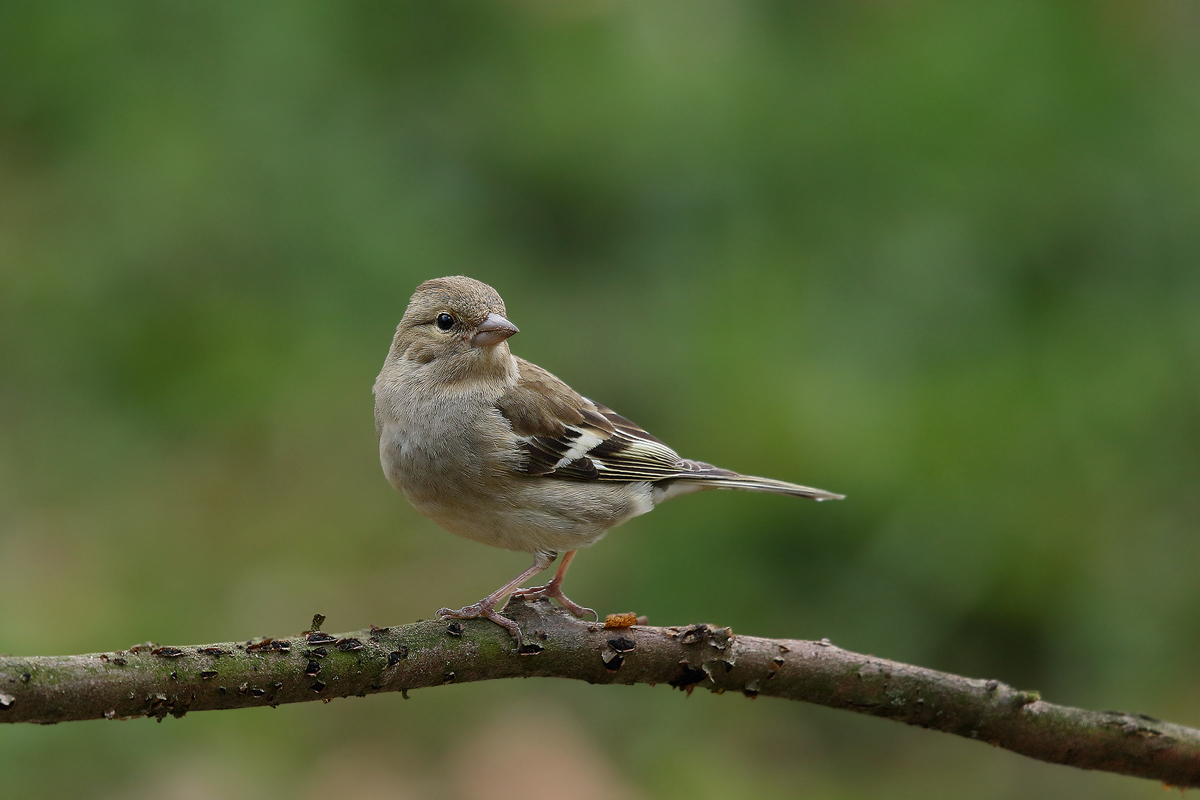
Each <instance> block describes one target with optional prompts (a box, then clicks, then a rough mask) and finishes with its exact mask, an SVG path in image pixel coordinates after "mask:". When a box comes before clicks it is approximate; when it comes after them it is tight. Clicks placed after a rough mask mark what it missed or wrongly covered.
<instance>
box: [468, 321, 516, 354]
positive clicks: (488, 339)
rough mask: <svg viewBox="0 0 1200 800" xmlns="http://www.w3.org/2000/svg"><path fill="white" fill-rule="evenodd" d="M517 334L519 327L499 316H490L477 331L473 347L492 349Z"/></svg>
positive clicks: (473, 338) (472, 342) (472, 338)
mask: <svg viewBox="0 0 1200 800" xmlns="http://www.w3.org/2000/svg"><path fill="white" fill-rule="evenodd" d="M514 333H517V326H516V325H513V324H512V323H511V322H509V321H508V320H506V319H505V318H504V317H502V316H500V315H499V314H488V317H487V319H485V320H484V321H483V322H482V323H480V325H479V327H478V328H476V329H475V335H474V336H472V337H471V346H472V347H492V346H493V345H497V344H500V343H501V342H503V341H504V340H505V339H507V338H508V337H510V336H512V335H513V334H514Z"/></svg>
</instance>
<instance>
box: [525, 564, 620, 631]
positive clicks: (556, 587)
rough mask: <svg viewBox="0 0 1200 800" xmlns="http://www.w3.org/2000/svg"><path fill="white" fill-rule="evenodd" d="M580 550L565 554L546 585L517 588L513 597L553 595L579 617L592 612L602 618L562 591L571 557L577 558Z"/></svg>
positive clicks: (528, 598) (531, 597) (529, 598)
mask: <svg viewBox="0 0 1200 800" xmlns="http://www.w3.org/2000/svg"><path fill="white" fill-rule="evenodd" d="M578 552H579V551H578V550H572V551H571V552H569V553H565V554H564V555H563V560H562V563H561V564H559V565H558V571H556V572H555V573H554V577H553V578H551V579H550V582H549V583H547V584H546V585H545V586H536V587H534V588H532V589H516V590H514V591H513V597H520V598H521V599H523V600H537V599H538V598H541V597H553V598H554V599H555V600H557V601H558V602H559V603H561V604H562V607H563V608H565V609H566V610H567V611H570V612H571V613H572V614H574V615H575V616H577V617H582V616H583V615H584V614H591V615H592V616H593V617H595V618H596V619H597V620H598V619H600V615H599V614H597V613H596V612H595V611H593V610H592V609H590V608H585V607H583V606H581V605H579V604H578V603H576V602H575V601H573V600H571V598H569V597H567V596H566V595H565V594H563V591H562V582H563V577H564V576H565V575H566V574H567V568H568V567H569V566H571V559H573V558H575V554H576V553H578Z"/></svg>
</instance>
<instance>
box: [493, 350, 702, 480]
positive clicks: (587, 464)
mask: <svg viewBox="0 0 1200 800" xmlns="http://www.w3.org/2000/svg"><path fill="white" fill-rule="evenodd" d="M517 366H518V369H519V379H518V381H517V384H516V386H514V387H512V388H511V389H509V390H508V391H507V392H506V393H505V394H504V395H503V396H502V397H501V398H500V399H499V400H498V401H497V402H496V407H497V409H498V410H499V411H500V413H501V414H502V415H503V416H504V417H505V419H507V420H508V421H509V423H511V424H512V428H513V433H515V434H516V435H517V442H518V446H519V447H520V448H521V451H522V455H523V456H524V458H523V460H522V464H521V470H522V471H523V472H524V473H526V474H528V475H534V476H545V477H551V478H564V479H567V480H599V481H661V480H669V479H672V478H681V477H685V476H688V475H695V474H696V473H697V472H701V471H703V470H705V469H709V470H712V469H715V468H714V467H711V466H710V465H708V464H701V463H699V462H696V461H688V460H686V459H683V458H680V457H679V454H678V453H676V452H675V451H674V450H672V449H671V448H670V447H668V446H667V445H665V444H663V443H662V442H661V441H659V440H658V439H656V438H654V437H653V436H651V435H650V434H649V433H647V432H646V431H644V430H643V429H642V428H641V426H639V425H637V424H636V423H634V422H631V421H630V420H628V419H626V418H625V417H622V416H621V415H620V414H618V413H616V412H615V411H613V410H612V409H609V408H606V407H604V406H602V405H600V404H599V403H593V402H592V401H591V400H588V399H587V398H586V397H583V396H582V395H580V394H578V393H577V392H575V391H574V390H573V389H571V387H569V386H567V385H566V384H565V383H563V382H562V381H561V380H559V379H558V378H556V377H555V376H554V375H551V374H550V373H549V372H547V371H546V370H544V369H542V368H541V367H538V366H536V365H534V364H530V363H529V362H528V361H525V360H524V359H521V358H518V359H517ZM721 471H722V472H724V470H721Z"/></svg>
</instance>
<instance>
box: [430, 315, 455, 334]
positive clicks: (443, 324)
mask: <svg viewBox="0 0 1200 800" xmlns="http://www.w3.org/2000/svg"><path fill="white" fill-rule="evenodd" d="M433 323H434V324H435V325H437V326H438V330H439V331H448V330H450V329H451V328H453V327H454V317H452V316H450V315H449V314H447V313H446V312H445V311H443V312H442V313H440V314H438V315H437V319H435V320H434V321H433Z"/></svg>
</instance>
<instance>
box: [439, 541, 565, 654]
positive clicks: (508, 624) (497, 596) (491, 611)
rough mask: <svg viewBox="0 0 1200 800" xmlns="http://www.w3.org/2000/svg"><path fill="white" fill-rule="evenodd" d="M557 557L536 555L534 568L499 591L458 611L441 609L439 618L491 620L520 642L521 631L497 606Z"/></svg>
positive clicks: (550, 554)
mask: <svg viewBox="0 0 1200 800" xmlns="http://www.w3.org/2000/svg"><path fill="white" fill-rule="evenodd" d="M570 555H574V553H571V554H570ZM557 557H558V554H557V553H545V552H537V553H534V554H533V566H532V567H530V568H529V569H527V570H525V571H524V572H522V573H521V574H520V575H518V576H517V577H515V578H513V579H512V580H511V581H509V582H508V583H506V584H504V585H503V586H501V587H500V588H499V589H497V590H496V591H494V592H492V593H491V594H489V595H488V596H487V597H485V598H483V599H482V600H480V601H479V602H478V603H474V604H472V605H469V606H463V607H462V608H460V609H458V610H457V611H455V610H454V609H452V608H439V609H438V611H437V615H438V616H439V617H450V618H452V619H478V618H479V617H484V618H485V619H490V620H491V621H492V622H494V623H496V624H497V625H499V626H500V627H502V628H504V629H505V630H507V631H508V632H509V634H511V635H512V637H513V638H514V639H516V640H517V641H518V642H519V641H520V640H521V629H520V628H519V627H517V623H515V622H513V621H512V620H511V619H509V618H508V617H502V616H500V613H499V612H498V611H496V606H497V605H499V604H500V601H501V600H503V599H504V598H505V597H507V596H508V594H509V593H510V592H512V591H513V590H514V589H516V588H517V587H518V586H520V585H521V584H522V583H524V582H525V581H527V580H529V579H530V578H532V577H533V576H534V575H537V574H538V573H539V572H541V571H543V570H544V569H546V567H548V566H550V565H551V564H553V563H554V559H555V558H557ZM568 560H569V559H568ZM560 571H561V570H560ZM553 582H554V581H551V583H553ZM560 596H561V594H560Z"/></svg>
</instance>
